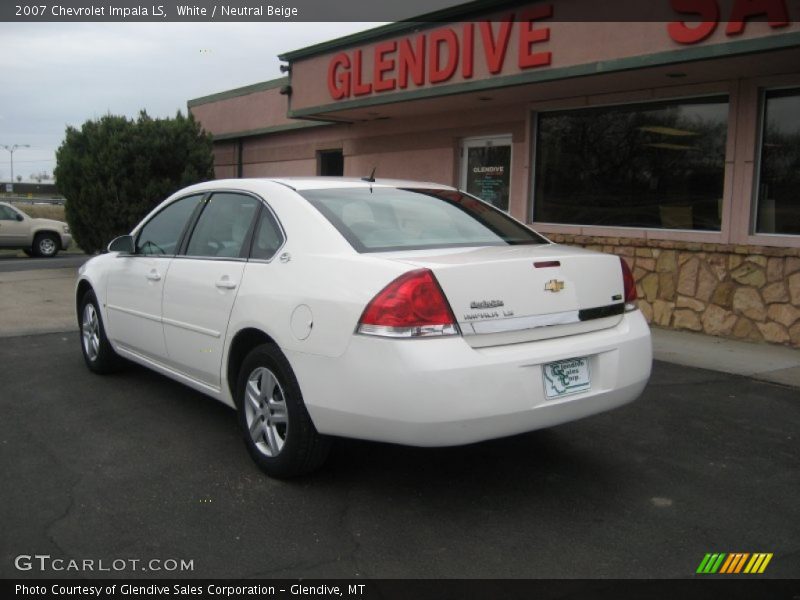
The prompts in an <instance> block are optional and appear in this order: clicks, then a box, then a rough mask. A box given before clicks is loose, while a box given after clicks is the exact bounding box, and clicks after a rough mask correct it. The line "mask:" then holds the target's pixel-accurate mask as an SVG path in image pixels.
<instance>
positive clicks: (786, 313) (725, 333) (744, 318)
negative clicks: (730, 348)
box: [548, 234, 800, 348]
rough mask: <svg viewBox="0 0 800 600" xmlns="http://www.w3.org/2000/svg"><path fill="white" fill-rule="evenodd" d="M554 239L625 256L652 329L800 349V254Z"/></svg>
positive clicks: (589, 238) (757, 248) (605, 239)
mask: <svg viewBox="0 0 800 600" xmlns="http://www.w3.org/2000/svg"><path fill="white" fill-rule="evenodd" d="M548 237H549V238H550V239H551V240H553V241H554V242H558V243H563V244H571V245H576V246H584V247H586V248H590V249H592V250H599V251H602V252H608V253H611V254H616V255H618V256H622V257H624V258H625V260H626V261H627V262H628V265H630V267H631V270H632V271H633V276H634V278H635V279H636V287H637V291H638V294H639V308H640V309H641V311H642V313H643V314H644V316H645V318H647V321H648V322H649V323H653V324H655V325H660V326H662V327H670V328H673V329H683V330H688V331H698V332H704V333H706V334H709V335H716V336H722V337H731V338H736V339H741V340H750V341H754V342H760V341H767V342H772V343H776V344H785V345H789V346H792V347H794V348H800V248H772V247H765V246H764V247H762V246H737V245H721V244H701V243H696V242H674V241H661V240H644V239H634V238H618V237H594V236H585V235H568V234H552V235H549V236H548Z"/></svg>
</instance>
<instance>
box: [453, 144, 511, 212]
mask: <svg viewBox="0 0 800 600" xmlns="http://www.w3.org/2000/svg"><path fill="white" fill-rule="evenodd" d="M479 143H481V145H477V144H476V142H467V143H465V144H464V146H465V148H464V152H465V155H466V156H465V159H466V160H465V162H466V165H465V169H464V171H465V172H464V177H463V178H462V179H465V181H464V183H463V186H464V188H465V190H466V191H467V192H468V193H470V194H472V195H474V196H478V198H481V199H483V200H485V201H486V202H490V203H491V204H493V205H494V206H496V207H497V208H500V209H502V210H505V211H507V210H508V196H509V184H510V181H511V144H510V143H502V144H494V143H492V142H491V141H487V140H483V141H481V142H479ZM474 144H475V145H474Z"/></svg>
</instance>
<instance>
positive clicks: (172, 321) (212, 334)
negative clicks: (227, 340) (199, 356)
mask: <svg viewBox="0 0 800 600" xmlns="http://www.w3.org/2000/svg"><path fill="white" fill-rule="evenodd" d="M161 322H162V323H163V324H164V325H172V326H173V327H178V328H180V329H186V330H187V331H193V332H195V333H202V334H203V335H207V336H210V337H213V338H219V337H220V336H221V335H222V332H220V331H214V330H213V329H206V328H205V327H198V326H197V325H191V324H189V323H184V322H183V321H176V320H175V319H167V318H164V317H162V318H161Z"/></svg>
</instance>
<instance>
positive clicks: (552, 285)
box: [544, 279, 564, 294]
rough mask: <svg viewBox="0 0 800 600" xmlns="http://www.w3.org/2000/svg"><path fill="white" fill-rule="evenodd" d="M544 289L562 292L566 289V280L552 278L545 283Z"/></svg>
mask: <svg viewBox="0 0 800 600" xmlns="http://www.w3.org/2000/svg"><path fill="white" fill-rule="evenodd" d="M544 289H545V290H546V291H548V292H553V293H554V294H555V293H556V292H560V291H561V290H563V289H564V282H563V281H559V280H558V279H551V280H550V281H548V282H547V283H545V284H544Z"/></svg>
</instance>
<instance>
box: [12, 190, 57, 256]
mask: <svg viewBox="0 0 800 600" xmlns="http://www.w3.org/2000/svg"><path fill="white" fill-rule="evenodd" d="M71 243H72V235H71V234H70V232H69V225H67V224H66V223H64V222H63V221H55V220H53V219H37V218H34V217H29V216H28V215H26V214H25V213H24V212H22V211H21V210H19V209H18V208H16V207H15V206H12V205H11V204H9V203H7V202H0V248H13V249H16V250H24V251H25V254H27V255H28V256H41V257H48V258H49V257H52V256H55V255H56V254H58V251H59V250H66V249H67V248H69V246H70V244H71Z"/></svg>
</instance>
